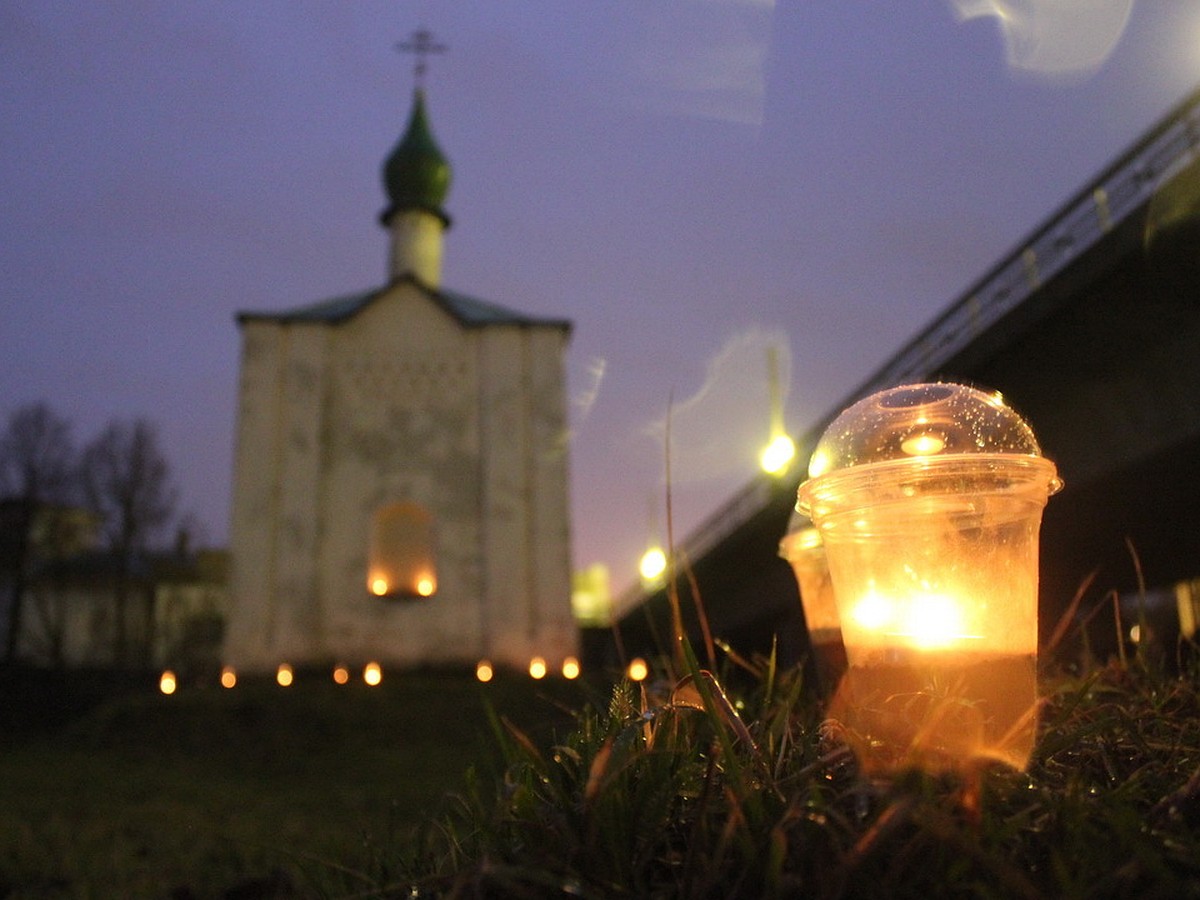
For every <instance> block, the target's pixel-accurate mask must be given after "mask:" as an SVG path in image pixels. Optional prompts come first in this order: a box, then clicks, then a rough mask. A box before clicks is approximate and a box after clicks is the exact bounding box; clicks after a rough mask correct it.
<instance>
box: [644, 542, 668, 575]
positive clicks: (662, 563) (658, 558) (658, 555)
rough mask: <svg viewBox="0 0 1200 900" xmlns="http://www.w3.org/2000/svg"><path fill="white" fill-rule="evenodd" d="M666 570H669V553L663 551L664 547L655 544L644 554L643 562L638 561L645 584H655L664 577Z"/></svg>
mask: <svg viewBox="0 0 1200 900" xmlns="http://www.w3.org/2000/svg"><path fill="white" fill-rule="evenodd" d="M665 571H667V554H666V553H665V552H663V548H662V547H660V546H658V545H657V544H655V545H654V546H652V547H651V548H650V549H649V550H647V551H646V552H645V553H643V554H642V559H641V562H639V563H638V573H639V574H640V575H641V576H642V581H643V582H644V583H645V584H653V583H654V582H656V581H658V579H660V578H662V576H663V573H664V572H665Z"/></svg>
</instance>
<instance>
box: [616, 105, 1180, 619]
mask: <svg viewBox="0 0 1200 900" xmlns="http://www.w3.org/2000/svg"><path fill="white" fill-rule="evenodd" d="M1198 146H1200V90H1196V91H1194V92H1193V93H1192V94H1191V95H1189V96H1188V97H1187V98H1186V99H1185V100H1183V101H1182V102H1181V103H1179V104H1178V105H1177V106H1176V107H1175V108H1174V109H1172V110H1171V111H1170V112H1169V113H1168V114H1167V115H1166V116H1164V117H1163V118H1162V119H1161V120H1160V121H1159V123H1158V124H1157V125H1156V126H1154V127H1153V128H1151V129H1150V130H1149V131H1148V132H1147V133H1146V134H1145V135H1144V136H1143V137H1142V138H1141V139H1140V140H1139V141H1137V142H1136V143H1135V144H1134V145H1133V146H1132V147H1130V148H1129V149H1128V150H1127V151H1126V152H1125V153H1124V154H1122V155H1121V156H1120V157H1119V158H1118V159H1117V160H1116V161H1115V162H1114V163H1112V164H1111V165H1109V166H1108V167H1107V168H1106V169H1104V170H1103V171H1102V172H1101V173H1100V174H1099V175H1097V176H1096V177H1095V178H1093V179H1092V180H1091V181H1090V182H1089V183H1088V184H1087V185H1086V186H1085V187H1084V188H1082V189H1081V190H1080V191H1079V192H1078V193H1077V194H1075V195H1074V196H1073V197H1071V198H1070V199H1069V200H1068V201H1067V202H1066V203H1065V204H1064V205H1063V206H1062V207H1061V208H1060V209H1059V211H1058V212H1057V213H1055V214H1054V215H1052V216H1051V217H1050V219H1049V220H1047V222H1046V223H1045V224H1044V225H1042V226H1041V227H1040V228H1038V229H1037V230H1035V231H1034V232H1032V233H1031V234H1030V235H1028V236H1027V237H1026V238H1025V239H1024V240H1023V241H1021V242H1020V243H1019V244H1018V245H1017V247H1016V249H1014V250H1013V251H1012V252H1010V253H1009V254H1008V255H1007V256H1005V257H1004V258H1003V259H1001V260H1000V262H998V263H997V264H996V265H995V266H993V267H992V268H991V269H990V270H989V271H988V272H987V273H986V274H985V275H984V276H983V277H982V278H980V279H979V280H978V281H976V282H975V283H974V284H972V285H971V286H970V287H969V288H968V289H967V290H966V291H965V292H964V293H963V294H962V295H961V296H960V297H959V298H958V299H957V300H955V301H954V302H952V303H951V304H950V305H949V306H948V307H947V308H946V309H945V311H944V312H942V313H941V314H940V315H938V316H937V317H936V318H935V319H934V320H933V321H932V322H931V323H930V324H929V325H928V326H926V327H925V328H924V329H923V330H922V331H920V332H919V333H918V334H917V335H916V336H915V337H914V338H912V339H911V340H910V341H909V342H908V343H906V344H905V345H904V346H903V347H901V348H900V350H899V351H898V352H897V353H896V355H895V356H893V357H892V358H891V359H890V360H888V361H887V362H886V363H884V365H883V366H882V367H880V368H879V369H878V370H876V371H875V372H874V373H873V374H872V375H871V376H870V377H869V378H868V379H867V380H866V381H864V382H863V383H862V384H860V385H859V386H858V387H857V388H856V389H855V390H854V391H853V392H852V393H851V394H850V395H849V396H847V397H846V398H845V399H844V400H843V401H842V402H841V403H839V404H838V405H837V406H836V407H835V408H834V409H833V410H832V411H831V412H830V413H828V414H827V415H825V416H823V417H822V418H821V419H820V420H818V421H817V422H815V423H814V424H812V425H810V427H809V428H808V430H807V431H806V432H805V433H804V435H803V436H802V437H801V438H800V439H799V440H797V442H796V444H797V449H798V452H799V454H800V456H801V458H804V457H805V456H806V455H807V453H809V452H811V449H812V447H813V446H815V444H816V442H817V440H818V439H819V438H820V435H821V433H822V432H823V431H824V429H825V428H826V426H827V425H828V424H829V423H830V422H831V421H832V420H833V419H834V418H835V417H836V416H837V415H838V413H840V412H841V411H842V410H843V409H845V408H846V407H847V406H850V405H851V404H852V403H854V402H855V401H856V400H859V399H861V398H862V397H865V396H867V395H868V394H872V393H874V392H875V391H879V390H883V389H885V388H888V387H892V386H894V385H897V384H903V383H904V382H912V381H921V380H924V379H925V378H928V377H929V376H930V375H931V374H932V373H933V372H935V371H937V369H938V367H939V366H941V365H942V364H943V363H944V362H945V361H946V360H948V359H950V358H951V357H952V356H954V354H956V353H958V352H959V351H961V350H962V349H964V348H965V347H966V346H967V345H968V344H969V343H970V342H971V341H973V340H975V339H976V338H977V337H979V335H981V334H982V333H983V332H984V331H985V330H986V329H987V328H989V327H990V326H992V325H993V324H995V322H996V321H997V320H999V319H1000V318H1001V317H1003V316H1004V315H1006V314H1007V313H1009V312H1011V311H1012V310H1013V309H1015V308H1016V307H1017V306H1018V305H1020V304H1021V303H1023V302H1024V301H1025V300H1026V299H1028V298H1029V296H1030V295H1032V294H1033V293H1034V292H1035V291H1037V290H1038V289H1039V288H1040V287H1041V286H1042V285H1043V284H1044V283H1046V282H1047V281H1049V280H1050V279H1051V278H1053V277H1054V276H1055V275H1056V274H1058V273H1059V272H1060V271H1062V270H1063V269H1064V268H1065V267H1066V266H1067V265H1068V264H1069V263H1070V262H1072V261H1073V260H1074V259H1076V258H1078V257H1079V255H1080V254H1082V253H1083V252H1084V251H1086V250H1087V249H1088V248H1089V247H1091V246H1092V245H1094V244H1095V243H1096V242H1097V241H1098V240H1099V239H1100V238H1101V237H1103V236H1104V235H1105V234H1107V233H1108V232H1109V231H1112V230H1113V229H1114V228H1116V227H1117V226H1118V225H1120V224H1121V223H1122V222H1124V221H1125V220H1126V218H1128V217H1129V216H1130V215H1131V214H1132V213H1134V212H1135V211H1136V210H1138V209H1140V208H1141V207H1142V205H1143V204H1144V203H1145V202H1147V201H1148V200H1149V199H1150V198H1151V197H1152V196H1153V194H1154V192H1155V191H1156V190H1158V188H1159V187H1160V186H1161V185H1162V184H1163V183H1164V182H1165V181H1166V180H1168V179H1169V178H1170V177H1171V176H1172V175H1174V174H1175V173H1176V172H1177V171H1178V170H1179V168H1181V167H1182V166H1183V165H1184V164H1186V163H1187V162H1190V161H1191V160H1192V159H1193V158H1194V156H1195V155H1196V150H1197V147H1198ZM780 489H781V487H780V485H779V484H778V483H777V482H776V481H775V479H774V478H772V477H771V476H766V475H759V476H757V477H755V478H754V479H753V480H751V481H750V482H749V483H748V484H747V485H746V486H745V487H743V488H742V489H741V490H739V491H738V492H737V493H735V494H734V495H733V497H731V498H730V499H729V500H728V501H727V502H726V503H724V504H723V505H722V506H721V507H719V508H718V509H717V510H716V511H715V512H714V513H713V514H712V515H710V516H709V517H708V518H707V519H705V520H704V522H702V523H701V524H700V525H699V526H698V527H697V528H696V529H695V530H693V531H692V532H691V533H690V534H689V535H688V536H687V538H686V539H685V540H684V541H683V542H682V544H680V545H679V546H678V547H677V555H678V556H679V557H680V558H681V560H682V561H691V562H694V561H695V560H698V559H700V558H701V557H702V556H703V555H704V554H705V553H707V552H708V551H709V550H711V549H712V548H713V547H715V546H716V545H717V544H719V543H720V542H721V541H722V540H724V539H725V538H726V537H728V536H729V535H730V534H732V533H733V532H734V531H736V530H737V529H738V528H739V527H741V525H742V524H743V523H744V522H746V521H747V520H748V519H749V518H750V517H751V516H753V515H754V514H755V513H757V512H758V511H760V510H761V509H762V508H763V507H764V506H765V505H766V503H767V502H768V501H769V500H770V499H771V497H772V496H773V495H774V494H775V492H777V491H779V490H780ZM652 593H654V591H649V592H647V591H646V590H645V589H644V588H643V587H641V586H640V585H636V584H635V585H633V586H632V587H630V588H629V589H628V590H627V591H625V593H624V594H622V595H621V597H620V598H619V599H618V601H617V602H616V604H614V610H613V612H614V614H615V615H617V616H620V615H623V614H624V613H625V612H626V611H628V610H629V609H630V608H632V607H634V606H636V605H637V604H638V603H639V602H641V601H643V600H645V599H646V597H648V596H649V595H650V594H652Z"/></svg>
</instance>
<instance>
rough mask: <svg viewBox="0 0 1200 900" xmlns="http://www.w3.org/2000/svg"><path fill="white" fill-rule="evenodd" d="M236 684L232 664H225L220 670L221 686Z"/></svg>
mask: <svg viewBox="0 0 1200 900" xmlns="http://www.w3.org/2000/svg"><path fill="white" fill-rule="evenodd" d="M236 685H237V672H235V671H233V667H232V666H226V667H225V668H223V669H222V670H221V687H223V688H231V687H235V686H236Z"/></svg>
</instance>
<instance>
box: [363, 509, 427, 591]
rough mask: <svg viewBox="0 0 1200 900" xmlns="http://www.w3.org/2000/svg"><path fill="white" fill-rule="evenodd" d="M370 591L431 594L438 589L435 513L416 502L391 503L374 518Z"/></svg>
mask: <svg viewBox="0 0 1200 900" xmlns="http://www.w3.org/2000/svg"><path fill="white" fill-rule="evenodd" d="M367 590H368V591H370V592H371V593H372V594H374V595H375V596H376V597H430V596H432V595H433V594H434V592H436V591H437V566H436V565H435V561H434V553H433V516H431V515H430V514H429V512H428V511H427V510H426V509H425V508H424V507H423V506H420V505H419V504H417V503H391V504H388V505H387V506H382V507H380V508H379V509H377V510H375V515H374V516H372V517H371V546H370V555H369V557H368V560H367Z"/></svg>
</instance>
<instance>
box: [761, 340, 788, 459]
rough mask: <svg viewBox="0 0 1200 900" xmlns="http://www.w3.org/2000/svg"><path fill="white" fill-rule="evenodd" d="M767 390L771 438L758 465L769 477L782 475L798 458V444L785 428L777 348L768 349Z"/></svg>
mask: <svg viewBox="0 0 1200 900" xmlns="http://www.w3.org/2000/svg"><path fill="white" fill-rule="evenodd" d="M767 388H768V391H769V392H770V404H771V437H770V439H769V440H768V441H767V446H766V447H764V448H763V451H762V453H761V454H759V457H758V464H759V466H760V467H761V468H762V470H763V471H764V472H766V473H767V474H768V475H782V474H784V473H785V472H787V470H788V469H789V468H791V465H792V460H793V459H795V458H796V442H795V441H793V440H792V439H791V438H790V437H788V434H787V431H786V430H785V429H784V427H783V394H782V391H781V390H780V387H779V359H778V355H777V354H776V351H775V347H774V346H770V347H768V348H767Z"/></svg>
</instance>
